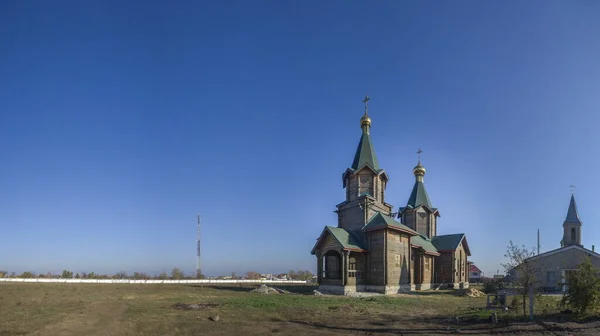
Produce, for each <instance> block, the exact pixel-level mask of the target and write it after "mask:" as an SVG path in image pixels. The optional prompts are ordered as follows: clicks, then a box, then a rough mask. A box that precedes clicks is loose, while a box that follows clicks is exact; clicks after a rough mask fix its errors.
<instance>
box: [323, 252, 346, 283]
mask: <svg viewBox="0 0 600 336" xmlns="http://www.w3.org/2000/svg"><path fill="white" fill-rule="evenodd" d="M321 269H322V272H321V279H322V280H323V281H325V282H336V283H337V282H340V283H341V280H342V256H341V255H340V254H339V253H338V252H337V251H333V250H331V251H327V253H325V255H323V258H322V260H321Z"/></svg>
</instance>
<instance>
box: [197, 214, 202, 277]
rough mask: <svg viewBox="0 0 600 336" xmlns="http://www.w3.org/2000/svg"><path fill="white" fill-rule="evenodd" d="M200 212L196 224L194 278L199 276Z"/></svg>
mask: <svg viewBox="0 0 600 336" xmlns="http://www.w3.org/2000/svg"><path fill="white" fill-rule="evenodd" d="M200 223H201V220H200V214H198V224H197V227H196V278H198V279H199V278H200V275H201V274H202V272H201V271H200Z"/></svg>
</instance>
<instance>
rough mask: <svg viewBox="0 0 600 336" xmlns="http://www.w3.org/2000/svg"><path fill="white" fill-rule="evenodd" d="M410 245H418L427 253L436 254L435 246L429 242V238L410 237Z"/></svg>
mask: <svg viewBox="0 0 600 336" xmlns="http://www.w3.org/2000/svg"><path fill="white" fill-rule="evenodd" d="M410 243H411V244H412V245H418V246H420V247H421V248H423V250H425V252H427V253H438V251H437V249H436V248H435V246H433V243H432V242H431V240H429V238H427V237H424V236H421V235H419V236H414V237H411V238H410Z"/></svg>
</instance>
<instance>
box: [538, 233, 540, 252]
mask: <svg viewBox="0 0 600 336" xmlns="http://www.w3.org/2000/svg"><path fill="white" fill-rule="evenodd" d="M537 238H538V239H537V250H538V253H537V254H540V229H538V237H537Z"/></svg>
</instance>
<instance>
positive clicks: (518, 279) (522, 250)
mask: <svg viewBox="0 0 600 336" xmlns="http://www.w3.org/2000/svg"><path fill="white" fill-rule="evenodd" d="M534 255H535V248H534V249H531V251H530V250H528V249H527V248H526V247H525V245H523V246H521V247H519V246H517V245H515V244H513V242H512V240H511V241H510V243H509V245H508V247H507V248H506V254H505V255H504V257H506V258H507V261H506V263H503V264H502V266H503V267H504V269H505V270H506V274H507V280H508V281H509V282H510V283H512V284H513V285H514V286H515V287H516V288H517V290H518V291H519V294H521V297H522V298H523V317H527V312H526V308H525V306H526V304H525V303H526V300H527V295H528V294H529V291H530V290H532V289H533V288H534V287H535V285H536V284H537V279H536V276H535V267H534V265H533V264H532V263H531V262H530V261H529V260H528V259H529V258H531V257H533V256H534Z"/></svg>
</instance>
